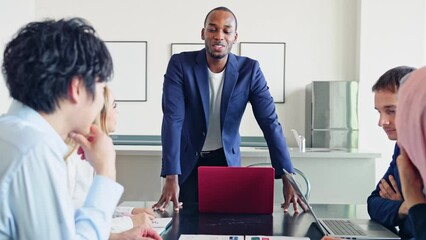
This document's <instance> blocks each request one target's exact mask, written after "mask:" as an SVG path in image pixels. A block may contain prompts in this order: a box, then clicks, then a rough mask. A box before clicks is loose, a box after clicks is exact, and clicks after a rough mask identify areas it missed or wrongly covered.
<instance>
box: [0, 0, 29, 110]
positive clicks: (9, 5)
mask: <svg viewBox="0 0 426 240" xmlns="http://www.w3.org/2000/svg"><path fill="white" fill-rule="evenodd" d="M33 18H34V0H2V1H0V63H3V51H4V46H5V45H6V44H7V43H8V42H9V41H10V40H11V39H12V36H13V34H15V33H16V31H17V30H18V29H19V28H20V27H21V26H23V25H24V24H26V23H28V22H29V21H31V20H32V19H33ZM10 102H11V98H10V97H9V92H8V90H7V87H6V84H5V81H4V79H3V74H0V114H2V113H4V112H6V111H7V109H8V108H9V105H10Z"/></svg>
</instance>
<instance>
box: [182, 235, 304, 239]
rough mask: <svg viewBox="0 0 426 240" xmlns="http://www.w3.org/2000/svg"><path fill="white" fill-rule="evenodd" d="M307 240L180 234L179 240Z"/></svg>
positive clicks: (284, 237)
mask: <svg viewBox="0 0 426 240" xmlns="http://www.w3.org/2000/svg"><path fill="white" fill-rule="evenodd" d="M195 239H197V240H309V238H308V237H287V236H248V235H247V236H233V235H201V234H200V235H197V234H194V235H193V234H182V235H180V238H179V240H195Z"/></svg>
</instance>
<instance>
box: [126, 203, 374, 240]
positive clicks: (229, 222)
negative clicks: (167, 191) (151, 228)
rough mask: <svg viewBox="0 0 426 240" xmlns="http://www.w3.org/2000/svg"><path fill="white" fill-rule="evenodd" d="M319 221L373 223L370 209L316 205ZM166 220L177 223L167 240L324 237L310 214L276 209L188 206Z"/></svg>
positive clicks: (168, 213) (150, 204) (127, 204)
mask: <svg viewBox="0 0 426 240" xmlns="http://www.w3.org/2000/svg"><path fill="white" fill-rule="evenodd" d="M152 204H154V202H124V203H122V204H121V206H134V207H148V206H152ZM312 208H313V209H314V211H315V213H316V214H317V216H318V217H322V218H358V219H369V216H368V214H367V207H366V205H350V204H312ZM161 215H162V216H165V217H167V216H173V222H172V224H171V226H169V227H168V228H167V229H166V230H165V231H164V232H163V233H162V237H163V239H164V240H175V239H179V236H180V234H212V235H266V236H296V237H309V238H310V239H312V240H315V239H321V237H322V234H321V232H320V231H319V229H318V227H317V226H316V224H315V223H314V218H313V217H312V214H311V213H310V212H307V213H300V214H294V213H293V211H289V213H287V214H284V211H283V209H282V208H281V207H280V206H279V205H276V206H274V212H273V214H269V215H263V214H211V213H209V214H207V213H199V212H198V206H196V205H193V206H184V208H183V209H181V210H180V212H179V213H173V212H172V211H170V210H169V211H167V212H164V213H162V214H161Z"/></svg>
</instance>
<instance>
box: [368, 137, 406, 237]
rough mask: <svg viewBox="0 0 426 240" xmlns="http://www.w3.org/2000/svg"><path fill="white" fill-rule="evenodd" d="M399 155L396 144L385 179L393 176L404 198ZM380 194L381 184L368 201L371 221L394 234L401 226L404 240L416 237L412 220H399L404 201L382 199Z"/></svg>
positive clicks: (400, 232) (400, 231)
mask: <svg viewBox="0 0 426 240" xmlns="http://www.w3.org/2000/svg"><path fill="white" fill-rule="evenodd" d="M399 153H400V150H399V147H398V144H396V143H395V148H394V152H393V156H392V162H391V163H390V165H389V168H388V170H387V171H386V173H385V175H384V176H383V179H386V180H388V179H389V175H392V176H393V177H394V179H395V181H396V183H397V185H398V189H399V192H400V193H401V196H402V190H401V180H400V177H399V172H398V166H397V164H396V158H397V157H398V156H399ZM379 183H380V182H379ZM388 183H389V182H388ZM389 184H390V183H389ZM379 192H380V188H379V184H377V186H376V189H375V190H374V191H373V192H372V193H371V195H370V196H369V197H368V199H367V207H368V214H369V215H370V217H371V219H373V220H375V221H376V222H379V223H381V224H382V225H384V226H385V227H387V228H389V229H390V230H392V231H394V232H396V229H395V227H396V226H399V233H398V234H399V235H400V236H401V237H402V238H412V237H413V235H414V234H413V230H414V229H413V224H412V222H411V220H410V219H409V218H408V217H407V218H405V219H403V220H399V219H398V210H399V207H400V206H401V204H402V202H403V201H402V200H401V201H396V200H389V199H386V198H382V197H380V195H379ZM402 197H404V196H402Z"/></svg>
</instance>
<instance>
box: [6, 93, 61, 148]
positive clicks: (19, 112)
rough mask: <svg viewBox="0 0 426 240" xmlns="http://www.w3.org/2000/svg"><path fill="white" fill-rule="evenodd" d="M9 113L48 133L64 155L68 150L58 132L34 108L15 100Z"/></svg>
mask: <svg viewBox="0 0 426 240" xmlns="http://www.w3.org/2000/svg"><path fill="white" fill-rule="evenodd" d="M7 114H8V115H11V116H15V117H17V118H20V119H22V120H23V121H25V122H26V123H28V124H30V125H31V126H32V127H34V128H36V129H38V130H39V131H41V132H43V133H44V134H46V136H47V138H46V139H48V141H49V143H50V144H52V145H53V146H55V145H56V146H55V147H56V149H57V150H58V151H61V152H63V155H65V154H66V153H67V152H68V147H67V145H66V144H65V142H64V140H63V139H62V138H61V136H59V134H58V132H56V130H55V129H54V128H53V127H52V126H51V125H50V124H49V123H48V122H47V121H46V119H44V118H43V117H42V116H41V115H40V114H39V113H38V112H36V111H35V110H34V109H32V108H30V107H28V106H27V105H25V104H23V103H21V102H19V101H17V100H13V101H12V104H11V105H10V108H9V110H8V112H7Z"/></svg>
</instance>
